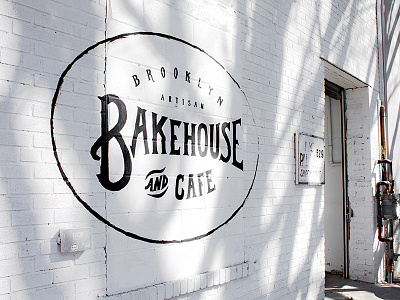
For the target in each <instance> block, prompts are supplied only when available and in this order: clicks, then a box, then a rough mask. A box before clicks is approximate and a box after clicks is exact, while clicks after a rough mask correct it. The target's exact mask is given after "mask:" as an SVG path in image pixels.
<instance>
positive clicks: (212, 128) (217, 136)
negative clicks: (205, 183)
mask: <svg viewBox="0 0 400 300" xmlns="http://www.w3.org/2000/svg"><path fill="white" fill-rule="evenodd" d="M210 154H211V157H212V158H214V159H216V158H217V157H218V155H219V123H218V124H215V151H214V124H210Z"/></svg>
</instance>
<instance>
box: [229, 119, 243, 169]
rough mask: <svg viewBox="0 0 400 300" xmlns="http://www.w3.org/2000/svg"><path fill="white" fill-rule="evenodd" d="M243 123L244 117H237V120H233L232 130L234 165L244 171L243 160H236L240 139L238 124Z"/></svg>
mask: <svg viewBox="0 0 400 300" xmlns="http://www.w3.org/2000/svg"><path fill="white" fill-rule="evenodd" d="M237 124H239V125H242V119H237V120H236V121H233V122H232V132H233V139H232V148H233V151H232V152H233V155H232V156H233V157H232V165H234V166H235V167H236V168H238V169H240V170H242V171H243V160H242V161H241V162H238V161H237V160H236V146H237V145H239V141H238V140H237V138H236V125H237Z"/></svg>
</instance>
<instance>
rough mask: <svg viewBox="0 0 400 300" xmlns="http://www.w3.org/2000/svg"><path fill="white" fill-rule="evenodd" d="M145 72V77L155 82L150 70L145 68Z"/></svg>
mask: <svg viewBox="0 0 400 300" xmlns="http://www.w3.org/2000/svg"><path fill="white" fill-rule="evenodd" d="M146 73H147V78H148V79H149V81H150V80H151V81H153V82H155V81H154V79H153V75H151V70H150V69H147V70H146Z"/></svg>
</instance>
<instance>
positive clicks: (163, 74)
mask: <svg viewBox="0 0 400 300" xmlns="http://www.w3.org/2000/svg"><path fill="white" fill-rule="evenodd" d="M161 77H162V78H165V69H164V67H161Z"/></svg>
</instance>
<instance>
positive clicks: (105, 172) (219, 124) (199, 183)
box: [50, 32, 258, 243]
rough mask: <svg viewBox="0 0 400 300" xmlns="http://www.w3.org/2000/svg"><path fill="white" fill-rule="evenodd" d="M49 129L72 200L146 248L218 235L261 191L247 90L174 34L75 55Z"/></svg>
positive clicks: (141, 35)
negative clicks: (256, 191)
mask: <svg viewBox="0 0 400 300" xmlns="http://www.w3.org/2000/svg"><path fill="white" fill-rule="evenodd" d="M50 125H51V138H52V143H53V151H54V156H55V159H56V161H57V165H58V168H59V170H60V173H61V175H62V177H63V179H64V181H65V183H66V184H67V186H68V187H69V189H70V190H71V191H72V193H73V194H74V196H75V197H76V199H77V200H78V201H79V202H80V203H81V204H82V205H83V206H84V207H85V208H86V209H87V210H88V211H89V212H90V213H92V214H93V215H94V216H95V217H96V218H98V219H99V220H101V221H102V222H104V223H105V224H107V225H108V226H110V227H112V228H114V229H116V230H117V231H119V232H121V233H123V234H125V235H126V236H129V237H132V238H135V239H139V240H142V241H146V242H151V243H180V242H187V241H192V240H196V239H199V238H203V237H205V236H208V235H210V234H212V233H213V232H215V231H216V230H218V229H220V228H221V227H223V226H224V225H226V224H228V222H229V221H231V220H232V219H233V218H234V217H235V216H236V215H237V214H238V213H239V211H240V210H241V208H242V207H243V206H244V204H245V202H246V200H247V198H248V196H249V194H250V191H251V190H252V187H253V184H254V181H255V177H256V173H257V166H258V145H257V143H258V141H256V145H255V143H254V140H257V139H254V137H255V134H254V131H255V130H254V125H255V124H254V119H253V116H252V114H251V108H250V107H249V104H248V102H247V99H246V96H245V94H244V92H243V91H242V90H241V88H240V86H239V84H238V83H237V81H236V80H235V79H234V78H233V77H232V76H231V74H230V73H229V72H227V71H226V70H225V68H224V67H223V66H222V65H221V64H220V63H219V62H218V61H217V60H215V59H214V58H213V57H211V56H210V55H209V54H207V53H206V52H205V51H203V50H202V49H200V48H198V47H196V46H195V45H192V44H190V43H188V42H186V41H183V40H181V39H178V38H175V37H172V36H169V35H165V34H160V33H151V32H137V33H127V34H122V35H119V36H115V37H112V38H108V39H105V40H103V41H100V42H98V43H97V44H95V45H93V46H91V47H89V48H87V49H86V50H85V51H83V52H82V53H81V54H79V55H78V56H77V57H76V58H75V59H74V60H73V61H72V62H71V63H70V64H69V65H68V67H67V68H66V69H65V71H64V72H63V73H62V75H61V77H60V79H59V81H58V85H57V89H56V92H55V93H54V97H53V102H52V107H51V120H50ZM244 133H246V134H244ZM252 141H253V142H252ZM254 146H256V147H254ZM254 148H257V149H256V150H254Z"/></svg>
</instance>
